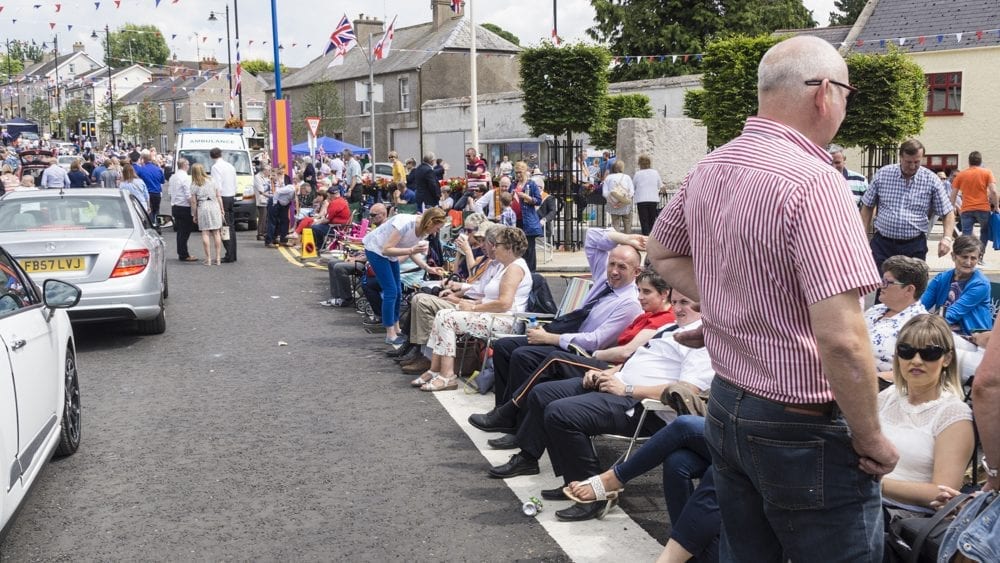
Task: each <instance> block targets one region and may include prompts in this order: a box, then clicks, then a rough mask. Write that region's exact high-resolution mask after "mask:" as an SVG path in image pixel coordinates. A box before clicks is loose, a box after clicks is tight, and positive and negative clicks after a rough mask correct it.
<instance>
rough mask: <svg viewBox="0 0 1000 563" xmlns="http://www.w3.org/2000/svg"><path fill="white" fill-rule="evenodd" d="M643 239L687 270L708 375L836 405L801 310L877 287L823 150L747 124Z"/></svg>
mask: <svg viewBox="0 0 1000 563" xmlns="http://www.w3.org/2000/svg"><path fill="white" fill-rule="evenodd" d="M652 236H653V237H654V238H655V239H656V240H658V241H659V242H660V243H661V244H663V246H664V247H665V248H667V249H668V250H670V251H672V252H675V253H677V254H682V255H686V256H691V257H692V259H693V261H694V269H695V277H696V280H697V283H698V288H699V291H700V293H701V307H702V309H701V310H702V320H703V324H704V326H705V346H706V347H707V348H708V351H709V354H710V355H711V357H712V365H713V367H714V368H715V370H716V373H717V374H718V375H719V376H720V377H722V378H724V379H726V380H728V381H730V382H732V383H733V384H735V385H737V386H739V387H741V388H743V389H745V390H747V391H749V392H751V393H754V394H756V395H760V396H763V397H766V398H768V399H772V400H775V401H779V402H783V403H824V402H828V401H832V400H833V399H834V397H833V392H832V390H831V389H830V385H829V383H828V382H827V379H826V377H825V375H824V373H823V369H822V366H821V364H820V357H819V352H818V349H817V346H816V338H815V335H814V334H813V331H812V329H811V327H810V324H809V306H810V305H811V304H814V303H816V302H818V301H822V300H823V299H826V298H828V297H832V296H834V295H837V294H840V293H843V292H845V291H849V290H852V289H857V290H858V294H859V298H860V296H861V295H863V294H864V293H867V292H869V291H872V290H874V289H875V288H876V287H877V286H878V284H879V281H880V279H879V275H878V271H877V270H876V268H875V262H874V261H873V259H872V255H871V250H870V249H869V246H868V242H867V238H866V237H865V232H864V229H863V228H862V225H861V220H860V218H859V216H858V210H857V206H856V205H854V201H853V199H852V198H851V195H850V190H848V189H847V186H846V185H845V182H844V177H843V175H841V174H840V173H839V172H837V170H836V169H834V168H833V167H832V166H831V165H830V157H829V155H828V154H827V153H826V151H825V150H823V149H822V148H821V147H819V146H817V145H816V144H814V143H813V142H812V141H810V140H809V139H807V138H806V137H804V136H803V135H802V134H801V133H799V132H798V131H795V130H794V129H791V128H789V127H787V126H785V125H783V124H781V123H778V122H775V121H770V120H767V119H762V118H757V117H751V118H749V119H748V120H747V122H746V125H745V126H744V128H743V133H742V135H741V136H740V137H738V138H736V139H734V140H732V141H730V142H729V143H727V144H725V145H724V146H722V147H720V148H719V149H717V150H715V151H714V152H712V153H711V154H709V155H708V156H706V157H705V158H704V159H702V160H701V162H699V163H698V165H697V166H695V168H694V169H692V170H691V172H690V173H689V174H688V177H687V178H686V179H685V181H684V185H683V186H682V187H681V189H680V191H679V192H678V193H677V195H676V196H674V198H673V199H671V201H670V204H669V205H668V206H667V208H666V209H665V210H664V212H663V213H661V214H660V217H659V219H658V220H657V222H656V226H655V227H654V228H653V233H652Z"/></svg>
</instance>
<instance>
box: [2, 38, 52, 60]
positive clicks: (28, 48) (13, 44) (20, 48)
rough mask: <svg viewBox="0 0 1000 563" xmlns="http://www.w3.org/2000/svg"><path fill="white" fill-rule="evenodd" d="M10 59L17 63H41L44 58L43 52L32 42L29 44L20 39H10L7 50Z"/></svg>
mask: <svg viewBox="0 0 1000 563" xmlns="http://www.w3.org/2000/svg"><path fill="white" fill-rule="evenodd" d="M7 53H8V54H9V55H10V58H12V59H14V60H17V61H32V62H35V63H40V62H42V59H43V58H44V57H45V50H44V49H42V47H41V46H40V45H39V44H38V43H36V42H35V41H34V40H31V41H30V42H29V41H27V40H21V39H11V40H10V44H9V45H8V48H7Z"/></svg>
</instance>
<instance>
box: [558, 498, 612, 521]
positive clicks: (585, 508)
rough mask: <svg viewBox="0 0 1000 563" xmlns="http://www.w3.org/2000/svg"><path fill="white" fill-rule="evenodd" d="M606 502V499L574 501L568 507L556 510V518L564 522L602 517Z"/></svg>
mask: <svg viewBox="0 0 1000 563" xmlns="http://www.w3.org/2000/svg"><path fill="white" fill-rule="evenodd" d="M607 504H608V501H606V500H599V501H597V502H591V503H587V504H582V503H579V502H576V503H573V506H571V507H569V508H564V509H562V510H557V511H556V518H558V519H560V520H563V521H566V522H582V521H584V520H592V519H594V518H603V517H604V507H605V506H607Z"/></svg>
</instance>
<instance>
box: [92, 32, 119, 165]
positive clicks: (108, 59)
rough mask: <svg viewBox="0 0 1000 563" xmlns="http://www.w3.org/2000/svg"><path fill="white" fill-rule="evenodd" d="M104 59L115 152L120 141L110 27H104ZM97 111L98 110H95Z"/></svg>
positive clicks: (95, 115) (95, 113)
mask: <svg viewBox="0 0 1000 563" xmlns="http://www.w3.org/2000/svg"><path fill="white" fill-rule="evenodd" d="M90 38H91V39H97V32H96V31H95V32H93V33H91V34H90ZM104 41H105V43H104V59H105V66H107V67H108V113H109V114H110V116H111V119H110V121H111V123H110V124H109V125H110V126H111V146H112V147H114V149H115V150H117V149H118V140H117V139H116V138H115V99H114V92H113V90H112V89H111V30H110V29H109V28H108V26H106V25H105V26H104ZM95 109H96V108H95ZM94 119H95V120H96V119H97V112H96V111H95V112H94Z"/></svg>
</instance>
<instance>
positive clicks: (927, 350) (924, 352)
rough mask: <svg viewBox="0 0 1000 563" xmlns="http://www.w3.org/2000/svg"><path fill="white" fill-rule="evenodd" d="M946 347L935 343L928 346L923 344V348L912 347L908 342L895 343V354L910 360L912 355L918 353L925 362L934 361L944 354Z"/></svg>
mask: <svg viewBox="0 0 1000 563" xmlns="http://www.w3.org/2000/svg"><path fill="white" fill-rule="evenodd" d="M947 351H948V349H947V348H945V347H944V346H938V345H937V344H931V345H930V346H924V347H923V348H914V347H913V346H910V345H909V344H897V345H896V355H897V356H899V357H900V358H902V359H904V360H912V359H913V358H914V356H916V355H917V354H920V357H921V358H922V359H923V360H924V361H925V362H936V361H938V360H940V359H941V356H944V353H945V352H947Z"/></svg>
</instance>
